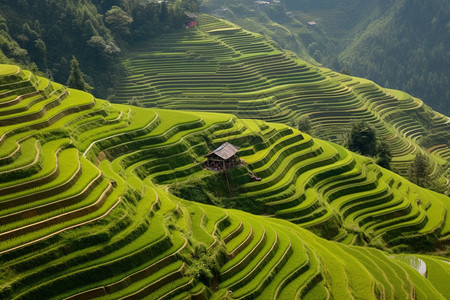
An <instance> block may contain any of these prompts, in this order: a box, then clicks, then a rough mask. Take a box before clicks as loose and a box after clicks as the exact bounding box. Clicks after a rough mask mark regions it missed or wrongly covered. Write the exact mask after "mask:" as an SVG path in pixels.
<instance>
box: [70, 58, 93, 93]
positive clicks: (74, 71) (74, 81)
mask: <svg viewBox="0 0 450 300" xmlns="http://www.w3.org/2000/svg"><path fill="white" fill-rule="evenodd" d="M67 86H68V87H70V88H73V89H77V90H82V91H85V92H88V91H90V90H92V89H93V88H92V87H91V86H90V85H89V84H87V83H86V81H84V79H83V73H82V72H81V70H80V66H79V64H78V60H77V59H76V57H75V56H74V57H73V58H72V61H71V62H70V76H69V79H68V80H67Z"/></svg>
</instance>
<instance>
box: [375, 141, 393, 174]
mask: <svg viewBox="0 0 450 300" xmlns="http://www.w3.org/2000/svg"><path fill="white" fill-rule="evenodd" d="M391 160H392V153H391V150H390V149H389V145H388V144H387V143H386V142H385V141H381V142H379V143H378V145H377V165H379V166H381V167H383V168H385V169H388V170H390V169H391Z"/></svg>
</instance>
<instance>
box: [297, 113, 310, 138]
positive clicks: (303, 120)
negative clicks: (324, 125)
mask: <svg viewBox="0 0 450 300" xmlns="http://www.w3.org/2000/svg"><path fill="white" fill-rule="evenodd" d="M297 128H298V130H300V131H301V132H304V133H308V134H310V133H311V129H312V126H311V120H310V119H309V117H308V116H302V117H300V119H299V120H298V125H297Z"/></svg>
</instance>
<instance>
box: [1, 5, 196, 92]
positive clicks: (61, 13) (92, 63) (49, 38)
mask: <svg viewBox="0 0 450 300" xmlns="http://www.w3.org/2000/svg"><path fill="white" fill-rule="evenodd" d="M196 9H198V4H197V2H196V0H177V1H171V2H170V3H166V2H163V3H157V2H150V1H140V0H122V1H102V0H94V1H91V0H81V1H77V0H62V1H61V0H46V1H44V0H19V1H9V0H0V63H1V62H3V63H5V62H13V63H18V64H21V65H23V66H27V67H28V68H31V69H33V70H35V71H36V70H39V71H40V72H41V73H43V74H46V75H47V76H49V77H51V78H53V79H54V80H56V81H58V82H61V83H66V82H67V79H68V77H69V72H70V61H71V60H72V57H73V56H75V57H76V58H77V59H78V61H79V62H80V67H81V69H82V70H83V72H84V74H85V80H86V81H87V82H88V83H89V84H90V85H91V86H93V87H94V90H93V91H92V92H93V93H94V94H95V95H97V96H101V97H104V98H106V97H107V96H108V95H109V93H110V91H109V90H108V89H109V88H111V87H112V86H114V83H115V82H116V80H117V78H118V77H119V76H120V75H121V73H122V69H121V66H120V64H119V63H118V61H117V57H118V56H120V55H121V54H122V53H123V51H124V50H125V49H126V48H127V47H130V45H132V44H133V43H135V42H137V41H142V40H147V39H149V38H151V37H154V36H156V35H159V34H162V33H164V32H168V31H171V30H173V29H176V28H180V27H182V26H183V24H184V23H183V22H184V12H185V11H186V10H196Z"/></svg>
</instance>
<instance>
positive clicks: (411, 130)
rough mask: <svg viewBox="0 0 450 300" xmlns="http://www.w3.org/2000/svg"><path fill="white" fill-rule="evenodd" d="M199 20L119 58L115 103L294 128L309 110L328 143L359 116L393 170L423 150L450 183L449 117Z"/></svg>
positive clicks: (221, 24) (225, 25)
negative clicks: (122, 72) (121, 70)
mask: <svg viewBox="0 0 450 300" xmlns="http://www.w3.org/2000/svg"><path fill="white" fill-rule="evenodd" d="M199 24H200V25H199V26H197V27H195V28H192V29H186V30H185V31H180V32H177V33H173V34H167V35H165V36H163V37H161V38H158V39H155V40H152V41H150V42H149V43H148V44H144V45H141V46H140V47H137V48H136V49H135V50H134V51H133V52H132V53H130V54H129V55H128V57H127V58H126V59H125V60H124V62H123V64H124V66H125V67H126V70H127V73H128V74H129V75H128V76H126V77H125V78H124V79H123V81H122V83H121V84H120V86H118V87H117V90H116V94H115V100H114V101H115V102H118V103H126V102H127V101H129V100H131V99H133V98H134V99H137V100H138V101H140V102H141V103H142V104H144V105H146V106H148V107H159V108H170V109H178V110H196V111H211V112H223V113H233V114H236V115H237V116H238V117H240V118H255V119H260V120H265V121H271V122H281V123H284V124H287V125H291V126H292V125H295V124H297V123H298V120H299V119H300V118H301V117H304V116H308V117H309V119H310V120H311V123H312V127H313V132H314V134H315V136H316V137H318V138H321V139H325V140H328V141H333V142H336V141H339V140H341V139H342V138H343V136H344V135H345V134H346V132H348V131H349V130H350V126H351V123H352V122H355V121H361V120H364V121H366V122H368V123H369V124H371V125H372V126H373V127H374V128H375V129H376V130H377V134H378V136H379V138H380V139H382V140H385V141H387V142H388V143H389V146H390V150H391V152H392V154H393V156H394V158H393V163H392V166H393V168H394V170H395V171H396V173H398V174H401V175H402V176H406V175H408V166H409V164H410V163H411V161H412V160H413V159H414V156H415V155H416V153H418V152H423V153H427V154H428V155H429V156H430V157H431V159H432V161H433V162H434V163H435V168H437V169H438V170H439V171H438V172H435V173H434V177H435V179H436V180H437V181H438V182H439V184H440V186H441V190H442V191H445V190H446V189H448V186H449V185H448V183H449V180H450V176H449V173H448V171H447V170H449V169H450V148H449V145H448V140H449V139H450V135H449V132H450V120H449V118H448V117H446V116H443V115H441V114H439V113H436V112H434V111H432V110H431V109H430V108H429V107H427V106H426V105H424V104H423V102H422V101H421V100H419V99H417V98H414V97H412V96H410V95H408V94H406V93H403V92H400V91H396V90H389V89H384V88H382V87H380V86H379V85H377V84H375V83H373V82H371V81H368V80H365V79H362V78H356V77H350V76H345V75H341V74H338V73H336V72H333V71H331V70H329V69H324V68H319V67H315V66H312V65H309V64H307V63H305V62H303V61H302V60H300V59H299V58H297V57H295V56H294V55H293V54H292V53H288V52H285V51H283V50H282V49H281V48H280V47H279V46H278V45H277V44H275V43H274V42H273V41H271V40H269V39H267V38H265V37H263V36H261V35H259V34H255V33H252V32H248V31H245V30H243V29H240V28H239V27H237V26H236V25H234V24H231V23H229V22H227V21H224V20H220V19H217V18H214V17H212V16H208V15H202V16H201V17H200V18H199ZM294 127H295V126H294ZM436 137H439V138H437V139H436ZM430 139H431V140H430ZM443 141H444V142H443ZM445 141H447V142H445ZM422 144H423V145H426V146H425V147H424V148H421V145H422Z"/></svg>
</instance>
